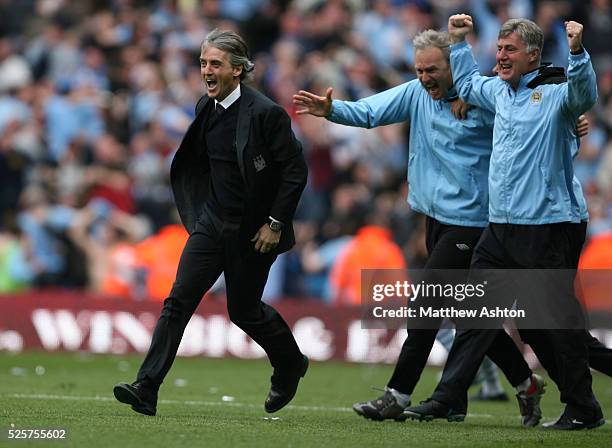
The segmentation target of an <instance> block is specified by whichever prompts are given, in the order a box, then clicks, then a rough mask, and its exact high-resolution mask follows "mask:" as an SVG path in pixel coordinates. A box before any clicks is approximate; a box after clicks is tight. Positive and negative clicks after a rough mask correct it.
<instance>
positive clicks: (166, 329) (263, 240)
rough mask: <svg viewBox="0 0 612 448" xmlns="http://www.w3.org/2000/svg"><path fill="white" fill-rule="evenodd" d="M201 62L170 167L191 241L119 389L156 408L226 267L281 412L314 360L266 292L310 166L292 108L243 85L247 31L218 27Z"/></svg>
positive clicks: (230, 290)
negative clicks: (187, 335) (269, 369)
mask: <svg viewBox="0 0 612 448" xmlns="http://www.w3.org/2000/svg"><path fill="white" fill-rule="evenodd" d="M200 68H201V73H202V79H203V81H204V84H205V87H206V94H205V95H204V96H202V98H200V100H199V101H198V104H197V105H196V118H195V120H194V121H193V123H192V124H191V125H190V126H189V129H188V130H187V133H186V134H185V136H184V138H183V141H182V142H181V145H180V146H179V148H178V150H177V152H176V155H175V156H174V160H173V162H172V167H171V169H170V178H171V183H172V189H173V192H174V197H175V201H176V206H177V208H178V211H179V214H180V217H181V220H182V222H183V224H184V225H185V228H186V229H187V231H188V232H189V234H190V235H189V239H188V240H187V243H186V245H185V248H184V249H183V253H182V255H181V260H180V262H179V266H178V271H177V275H176V280H175V282H174V285H173V287H172V290H171V291H170V295H169V296H168V298H167V299H166V300H165V301H164V307H163V309H162V312H161V316H160V318H159V320H158V322H157V326H156V328H155V331H154V333H153V339H152V341H151V346H150V348H149V352H148V353H147V356H146V357H145V360H144V362H143V364H142V366H141V367H140V370H139V372H138V376H137V380H136V381H135V382H134V383H132V384H127V383H120V384H118V385H117V386H115V388H114V394H115V397H116V398H117V400H119V401H120V402H122V403H127V404H130V405H132V409H133V410H134V411H136V412H140V413H142V414H147V415H155V412H156V405H157V391H158V389H159V386H160V384H161V383H162V381H163V379H164V377H165V376H166V374H167V373H168V370H169V369H170V367H171V365H172V362H173V361H174V358H175V356H176V352H177V349H178V346H179V343H180V341H181V338H182V335H183V331H184V329H185V326H186V325H187V323H188V322H189V319H190V318H191V316H192V315H193V313H194V311H195V309H196V307H197V306H198V304H199V303H200V300H201V298H202V296H203V295H204V293H206V291H207V290H208V289H210V287H211V286H212V285H213V284H214V282H215V281H216V280H217V278H218V277H219V275H220V274H221V273H222V272H223V273H224V275H225V283H226V288H227V308H228V313H229V317H230V319H231V320H232V322H233V323H234V324H236V325H237V326H238V327H240V328H241V329H242V330H243V331H244V332H245V333H247V334H248V335H249V336H250V337H251V338H253V340H255V342H257V343H258V344H259V345H260V346H261V347H263V349H264V350H265V351H266V353H267V355H268V357H269V359H270V362H271V364H272V366H273V367H274V374H273V375H272V385H271V388H270V392H269V394H268V396H267V398H266V401H265V409H266V411H267V412H275V411H278V410H279V409H281V408H282V407H283V406H285V405H286V404H287V403H288V402H289V401H291V399H292V398H293V397H294V395H295V392H296V390H297V386H298V382H299V379H300V378H301V377H303V376H304V374H305V373H306V370H307V368H308V358H306V356H304V355H303V354H302V353H301V352H300V349H299V348H298V346H297V343H296V342H295V339H294V338H293V335H292V334H291V330H290V329H289V327H288V325H287V324H286V323H285V321H284V320H283V318H282V317H281V316H280V314H278V313H277V312H276V310H275V309H274V308H272V307H271V306H269V305H267V304H265V303H263V302H262V301H261V295H262V292H263V289H264V286H265V284H266V280H267V277H268V272H269V270H270V266H271V265H272V263H273V262H274V260H275V259H276V256H277V255H278V254H280V253H282V252H284V251H287V250H289V249H290V248H291V247H292V246H293V245H294V244H295V237H294V233H293V227H292V219H293V215H294V213H295V209H296V207H297V204H298V201H299V199H300V196H301V194H302V191H303V189H304V187H305V185H306V178H307V167H306V163H305V162H304V157H303V155H302V148H301V144H300V142H299V141H298V140H297V139H296V138H295V136H294V134H293V132H292V130H291V121H290V119H289V116H288V115H287V113H286V112H285V111H284V109H283V108H282V107H280V106H279V105H278V104H275V103H274V102H272V101H271V100H269V99H268V98H266V97H265V96H263V95H262V94H260V93H258V92H257V91H255V90H254V89H252V88H250V87H248V86H246V85H244V84H243V83H242V81H243V80H245V79H246V78H247V76H248V75H249V74H250V73H251V72H252V71H253V68H254V64H253V63H252V62H251V61H250V60H249V57H248V48H247V46H246V44H245V42H244V40H243V39H242V38H241V37H240V36H239V35H237V34H236V33H234V32H230V31H219V30H214V31H212V32H211V33H209V34H208V35H207V36H206V39H205V40H204V43H203V44H202V52H201V55H200Z"/></svg>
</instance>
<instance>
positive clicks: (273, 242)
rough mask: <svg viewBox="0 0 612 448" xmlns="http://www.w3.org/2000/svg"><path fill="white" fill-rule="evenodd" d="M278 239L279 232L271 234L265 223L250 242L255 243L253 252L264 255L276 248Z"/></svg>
mask: <svg viewBox="0 0 612 448" xmlns="http://www.w3.org/2000/svg"><path fill="white" fill-rule="evenodd" d="M280 237H281V232H273V231H272V229H270V226H269V225H268V224H267V223H266V224H264V225H263V226H261V227H260V228H259V230H258V231H257V233H256V234H255V236H254V237H253V238H252V239H251V242H252V243H255V252H260V253H262V254H266V253H268V252H270V251H271V250H272V249H274V248H275V247H276V246H278V242H279V241H280Z"/></svg>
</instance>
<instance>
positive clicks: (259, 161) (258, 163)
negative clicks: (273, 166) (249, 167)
mask: <svg viewBox="0 0 612 448" xmlns="http://www.w3.org/2000/svg"><path fill="white" fill-rule="evenodd" d="M253 164H254V165H255V171H256V172H258V173H259V172H260V171H261V170H263V169H264V168H265V167H266V161H265V160H264V158H263V157H262V156H261V155H258V156H256V157H255V158H254V159H253Z"/></svg>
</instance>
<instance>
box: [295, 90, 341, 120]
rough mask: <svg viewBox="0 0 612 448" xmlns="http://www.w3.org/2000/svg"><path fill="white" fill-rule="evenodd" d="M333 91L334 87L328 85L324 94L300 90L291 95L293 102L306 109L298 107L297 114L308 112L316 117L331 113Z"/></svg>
mask: <svg viewBox="0 0 612 448" xmlns="http://www.w3.org/2000/svg"><path fill="white" fill-rule="evenodd" d="M333 91H334V89H332V88H331V87H328V88H327V91H326V92H325V96H319V95H315V94H314V93H310V92H307V91H305V90H300V91H299V92H298V93H296V94H295V95H293V104H295V105H296V106H299V107H305V108H306V109H300V110H298V111H297V112H296V113H297V114H298V115H304V114H310V115H314V116H316V117H327V116H328V115H329V114H331V108H332V92H333Z"/></svg>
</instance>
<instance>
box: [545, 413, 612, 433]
mask: <svg viewBox="0 0 612 448" xmlns="http://www.w3.org/2000/svg"><path fill="white" fill-rule="evenodd" d="M604 423H606V421H605V420H604V419H603V418H602V417H597V418H594V419H577V418H570V417H568V416H567V415H565V414H562V415H561V417H559V419H558V420H557V421H555V422H549V423H544V424H543V425H542V426H543V427H544V428H546V429H556V430H558V431H579V430H581V429H595V428H599V427H600V426H601V425H603V424H604Z"/></svg>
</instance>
